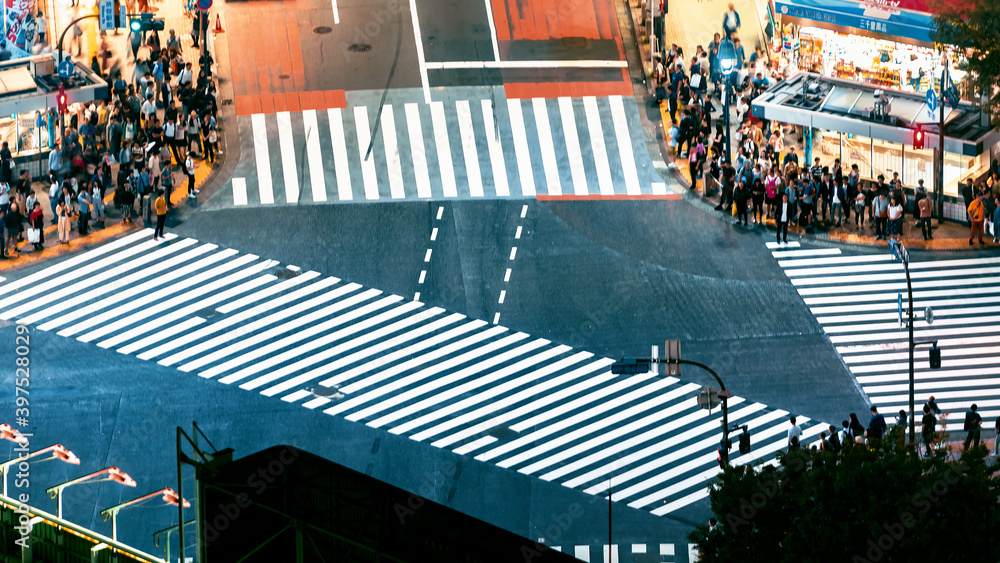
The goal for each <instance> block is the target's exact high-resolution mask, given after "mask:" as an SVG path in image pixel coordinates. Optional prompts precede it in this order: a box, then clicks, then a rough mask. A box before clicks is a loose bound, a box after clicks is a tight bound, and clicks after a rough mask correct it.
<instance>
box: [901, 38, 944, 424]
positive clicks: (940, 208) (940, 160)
mask: <svg viewBox="0 0 1000 563" xmlns="http://www.w3.org/2000/svg"><path fill="white" fill-rule="evenodd" d="M941 63H942V65H943V66H944V70H942V71H941V96H940V97H939V98H938V106H940V107H939V108H938V112H939V114H938V120H939V121H938V151H937V153H938V154H937V156H938V157H937V164H938V169H937V186H938V188H937V190H935V192H937V193H935V194H934V195H936V196H937V202H936V203H937V206H936V207H937V217H938V224H939V225H940V224H941V223H942V222H943V221H944V102H945V97H944V92H945V85H946V84H947V83H948V53H947V52H945V51H944V48H943V47H942V49H941ZM931 87H932V88H933V86H931ZM911 305H912V303H911ZM910 363H911V364H912V363H913V360H912V358H911V360H910ZM911 395H912V393H911ZM911 402H912V401H911ZM910 418H911V420H910V426H913V420H912V418H913V405H912V404H911V405H910ZM910 432H911V433H912V432H913V430H912V429H911V430H910Z"/></svg>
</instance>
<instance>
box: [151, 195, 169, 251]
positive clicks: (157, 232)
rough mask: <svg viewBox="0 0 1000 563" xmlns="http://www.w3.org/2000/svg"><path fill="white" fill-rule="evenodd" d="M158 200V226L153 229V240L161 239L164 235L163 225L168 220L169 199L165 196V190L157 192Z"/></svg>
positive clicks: (156, 204) (155, 204)
mask: <svg viewBox="0 0 1000 563" xmlns="http://www.w3.org/2000/svg"><path fill="white" fill-rule="evenodd" d="M156 196H157V197H156V202H155V203H154V206H155V207H156V228H155V229H153V240H159V239H160V237H162V236H163V225H164V222H165V221H166V220H167V199H166V198H165V197H164V192H163V190H159V191H158V192H156Z"/></svg>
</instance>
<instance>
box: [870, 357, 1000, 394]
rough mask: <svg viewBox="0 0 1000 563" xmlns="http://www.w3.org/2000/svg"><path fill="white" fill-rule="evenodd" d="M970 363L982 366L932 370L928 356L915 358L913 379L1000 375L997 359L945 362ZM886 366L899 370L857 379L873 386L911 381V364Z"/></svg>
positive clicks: (939, 380) (941, 380)
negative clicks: (972, 361) (928, 362)
mask: <svg viewBox="0 0 1000 563" xmlns="http://www.w3.org/2000/svg"><path fill="white" fill-rule="evenodd" d="M969 365H972V366H981V367H976V368H975V369H935V370H932V369H930V368H929V366H928V365H927V359H926V356H925V357H924V358H920V359H917V358H915V359H914V368H915V369H914V374H913V380H914V381H933V382H937V383H941V384H942V385H944V384H946V383H947V380H950V379H959V378H966V377H980V376H984V375H1000V368H998V367H996V361H995V360H993V361H991V360H990V358H982V359H981V361H979V362H977V363H971V364H970V363H961V362H959V361H957V360H956V359H955V358H951V357H948V361H947V363H946V364H945V366H946V367H948V368H953V367H961V366H969ZM886 367H887V368H891V369H889V370H886V371H891V370H898V371H896V372H895V373H883V372H874V373H878V374H879V375H859V376H857V377H856V379H857V380H858V383H861V384H862V385H872V386H876V385H884V384H888V383H893V382H899V381H905V382H907V383H909V381H910V372H909V364H898V365H892V366H886ZM869 373H872V372H869ZM962 381H967V380H965V379H963V380H962ZM993 383H996V381H995V380H993ZM872 389H875V391H873V392H875V393H878V392H879V391H877V389H881V387H872ZM866 391H867V388H866ZM883 392H884V391H883Z"/></svg>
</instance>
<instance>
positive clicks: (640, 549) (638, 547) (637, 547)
mask: <svg viewBox="0 0 1000 563" xmlns="http://www.w3.org/2000/svg"><path fill="white" fill-rule="evenodd" d="M632 553H646V544H644V543H634V544H632Z"/></svg>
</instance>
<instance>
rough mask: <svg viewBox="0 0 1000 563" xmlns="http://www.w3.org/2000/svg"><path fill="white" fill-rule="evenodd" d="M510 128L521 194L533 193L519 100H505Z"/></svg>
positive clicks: (529, 155)
mask: <svg viewBox="0 0 1000 563" xmlns="http://www.w3.org/2000/svg"><path fill="white" fill-rule="evenodd" d="M507 112H508V114H509V116H510V129H511V134H512V136H513V140H514V156H515V157H516V158H517V172H518V178H520V180H521V195H523V196H525V197H533V196H534V195H535V176H534V172H533V171H532V168H531V153H530V152H529V150H528V136H527V134H526V133H525V130H524V115H523V112H522V109H521V100H507Z"/></svg>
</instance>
